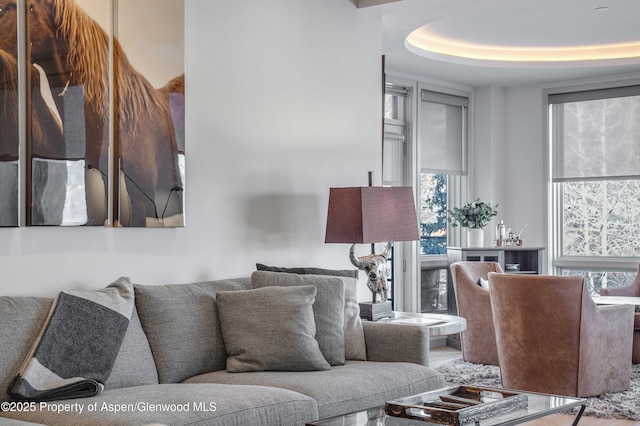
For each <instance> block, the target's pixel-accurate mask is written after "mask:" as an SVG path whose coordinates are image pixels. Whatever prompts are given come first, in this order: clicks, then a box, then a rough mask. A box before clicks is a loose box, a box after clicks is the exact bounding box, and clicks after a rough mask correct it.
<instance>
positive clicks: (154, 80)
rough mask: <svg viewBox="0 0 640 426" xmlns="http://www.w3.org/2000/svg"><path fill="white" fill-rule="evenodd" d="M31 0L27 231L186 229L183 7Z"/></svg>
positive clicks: (180, 3) (161, 0)
mask: <svg viewBox="0 0 640 426" xmlns="http://www.w3.org/2000/svg"><path fill="white" fill-rule="evenodd" d="M27 1H28V2H27V3H26V6H28V7H27V8H26V18H25V20H26V23H27V25H26V28H27V31H28V37H29V40H30V43H29V48H28V49H27V58H28V63H27V64H26V68H27V70H26V71H27V73H26V75H27V79H28V80H29V81H30V84H28V85H27V90H26V93H27V98H28V101H27V111H28V120H26V121H27V126H26V127H27V130H26V135H27V137H26V138H25V140H26V144H27V149H26V153H27V157H28V161H26V162H25V164H24V167H25V170H26V174H25V176H26V178H27V179H26V180H27V182H26V191H25V192H26V194H25V199H26V206H27V208H26V224H28V225H65V226H73V225H82V226H87V225H100V226H102V225H107V226H132V227H133V226H135V227H160V226H183V225H184V205H185V203H184V192H185V190H184V189H185V188H184V156H185V147H184V87H185V86H184V0H126V1H116V0H40V1H35V0H27ZM18 7H19V4H18ZM167 34H170V35H171V36H170V37H167ZM18 39H20V35H18ZM18 42H19V41H18ZM2 44H3V46H1V47H2V49H4V44H5V42H4V40H3V42H2ZM13 50H14V52H11V53H15V50H16V49H15V47H14V48H13ZM14 57H16V56H15V55H14ZM4 116H5V115H4V114H3V117H4ZM2 119H3V120H4V119H5V118H2ZM6 119H9V118H6ZM2 173H3V171H2V170H1V169H0V176H2ZM3 188H4V186H3ZM2 190H4V189H2ZM3 199H4V198H3ZM3 199H2V200H3ZM0 203H2V204H3V206H2V209H4V208H5V206H4V204H6V203H5V202H4V201H0Z"/></svg>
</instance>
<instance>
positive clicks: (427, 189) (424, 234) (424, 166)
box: [418, 90, 469, 255]
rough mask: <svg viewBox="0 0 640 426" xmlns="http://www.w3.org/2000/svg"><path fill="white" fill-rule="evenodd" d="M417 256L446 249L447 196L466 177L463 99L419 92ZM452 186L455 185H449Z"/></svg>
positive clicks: (466, 106)
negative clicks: (418, 228) (418, 244)
mask: <svg viewBox="0 0 640 426" xmlns="http://www.w3.org/2000/svg"><path fill="white" fill-rule="evenodd" d="M420 96H421V101H420V109H419V116H418V129H419V133H418V139H419V144H420V228H421V229H420V230H421V240H420V252H421V254H422V255H443V254H446V248H447V205H448V204H447V200H448V197H447V195H448V194H449V193H450V192H453V191H451V188H453V187H455V183H454V181H455V178H456V177H458V181H459V180H460V178H459V176H463V175H464V174H465V152H466V142H467V136H466V133H467V130H466V129H467V108H468V106H469V100H468V98H465V97H460V96H453V95H449V94H443V93H438V92H433V91H429V90H422V91H421V94H420ZM452 183H454V185H451V184H452Z"/></svg>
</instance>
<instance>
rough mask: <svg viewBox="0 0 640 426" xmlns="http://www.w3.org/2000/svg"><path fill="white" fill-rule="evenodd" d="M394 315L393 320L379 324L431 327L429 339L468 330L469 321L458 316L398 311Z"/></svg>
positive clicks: (385, 319)
mask: <svg viewBox="0 0 640 426" xmlns="http://www.w3.org/2000/svg"><path fill="white" fill-rule="evenodd" d="M394 314H395V316H394V317H393V318H383V319H380V320H378V322H391V323H397V324H413V325H426V326H427V327H429V337H439V336H448V335H449V334H456V333H460V332H461V331H464V330H466V329H467V320H466V319H464V318H462V317H459V316H456V315H445V314H418V313H414V312H398V311H395V312H394Z"/></svg>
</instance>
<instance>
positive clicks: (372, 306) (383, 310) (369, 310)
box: [360, 301, 394, 321]
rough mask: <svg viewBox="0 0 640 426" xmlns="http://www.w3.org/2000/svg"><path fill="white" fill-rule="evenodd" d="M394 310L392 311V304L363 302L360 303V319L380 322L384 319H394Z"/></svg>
mask: <svg viewBox="0 0 640 426" xmlns="http://www.w3.org/2000/svg"><path fill="white" fill-rule="evenodd" d="M393 316H394V315H393V310H391V302H390V301H386V302H380V303H373V302H363V303H360V318H362V319H366V320H369V321H378V320H379V319H382V318H393Z"/></svg>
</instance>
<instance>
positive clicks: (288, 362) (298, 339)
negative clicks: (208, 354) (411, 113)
mask: <svg viewBox="0 0 640 426" xmlns="http://www.w3.org/2000/svg"><path fill="white" fill-rule="evenodd" d="M316 292H317V290H316V287H315V286H312V285H307V286H300V287H265V288H258V289H253V290H240V291H221V292H219V293H218V296H217V302H218V315H219V317H220V325H221V327H222V335H223V337H224V343H225V346H226V348H227V354H228V356H229V358H227V371H229V372H231V373H235V372H244V371H264V370H282V371H307V370H328V369H329V368H330V366H329V364H328V363H327V361H326V360H325V359H324V357H323V355H322V352H321V351H320V347H319V345H318V342H317V340H316V339H315V335H316V325H315V321H314V318H313V303H314V301H315V298H316Z"/></svg>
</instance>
